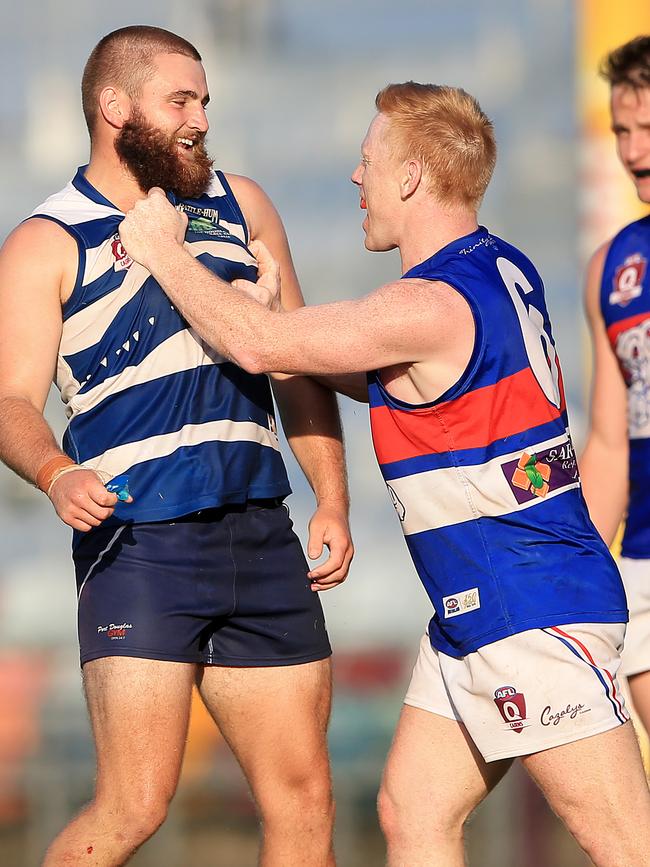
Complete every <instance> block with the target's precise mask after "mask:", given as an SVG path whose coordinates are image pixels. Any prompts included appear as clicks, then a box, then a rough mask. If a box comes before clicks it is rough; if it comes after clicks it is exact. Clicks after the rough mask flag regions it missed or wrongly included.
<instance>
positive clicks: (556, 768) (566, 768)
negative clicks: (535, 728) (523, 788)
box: [522, 721, 650, 837]
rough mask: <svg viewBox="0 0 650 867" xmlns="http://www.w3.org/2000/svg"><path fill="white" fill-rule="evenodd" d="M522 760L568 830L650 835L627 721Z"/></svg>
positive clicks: (649, 797) (648, 807)
mask: <svg viewBox="0 0 650 867" xmlns="http://www.w3.org/2000/svg"><path fill="white" fill-rule="evenodd" d="M522 763H523V765H524V767H525V768H526V770H527V771H528V772H529V774H530V775H531V776H532V777H533V779H534V780H535V781H536V782H537V784H538V785H539V787H540V788H541V789H542V791H543V792H544V794H545V795H546V798H547V800H548V802H549V804H550V805H551V807H552V808H553V809H554V810H555V812H556V813H557V814H558V815H559V816H560V817H561V818H563V819H564V820H565V821H566V822H567V824H568V825H569V827H570V828H572V829H573V828H575V829H576V830H580V828H584V827H586V828H587V829H591V830H593V829H601V830H602V833H603V834H612V833H615V834H617V835H618V834H620V835H621V836H622V837H624V836H628V837H629V833H628V835H625V830H626V829H627V831H628V832H630V831H632V832H633V833H635V834H636V833H639V834H643V833H645V834H646V835H648V834H649V833H650V792H649V791H648V783H647V780H646V777H645V774H644V772H643V764H642V762H641V756H640V753H639V745H638V742H637V739H636V735H635V733H634V728H633V727H632V723H631V722H629V721H628V722H627V723H625V724H624V725H620V726H618V727H617V728H614V729H610V730H609V731H606V732H602V733H600V734H596V735H593V736H592V737H587V738H582V739H581V740H577V741H573V742H572V743H567V744H563V745H562V746H558V747H554V748H553V749H549V750H544V751H543V752H540V753H535V754H533V755H530V756H525V757H523V758H522Z"/></svg>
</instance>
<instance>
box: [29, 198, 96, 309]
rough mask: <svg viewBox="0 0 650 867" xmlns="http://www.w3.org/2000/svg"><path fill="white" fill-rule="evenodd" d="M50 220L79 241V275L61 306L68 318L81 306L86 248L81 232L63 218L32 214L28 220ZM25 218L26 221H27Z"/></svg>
mask: <svg viewBox="0 0 650 867" xmlns="http://www.w3.org/2000/svg"><path fill="white" fill-rule="evenodd" d="M35 219H38V220H49V221H50V222H51V223H56V225H57V226H61V228H62V229H64V230H65V231H66V232H67V233H68V235H70V236H71V237H72V238H74V240H75V241H76V242H77V252H78V254H79V258H78V260H77V276H76V278H75V281H74V286H73V287H72V292H71V293H70V297H69V298H68V300H67V301H66V302H65V304H63V305H62V307H61V312H62V313H63V318H64V319H66V318H67V317H68V316H70V315H71V314H72V313H75V312H76V310H77V309H78V308H79V307H80V306H81V298H80V297H79V296H80V295H81V287H82V284H83V275H84V271H85V270H86V248H85V247H84V244H83V242H82V240H81V238H80V236H79V234H78V233H77V232H76V231H75V230H74V229H73V228H72V226H69V225H68V224H67V223H64V222H63V221H62V220H59V219H57V218H56V217H51V216H50V215H49V214H32V215H31V216H29V217H28V218H27V220H35ZM27 220H25V221H24V222H27Z"/></svg>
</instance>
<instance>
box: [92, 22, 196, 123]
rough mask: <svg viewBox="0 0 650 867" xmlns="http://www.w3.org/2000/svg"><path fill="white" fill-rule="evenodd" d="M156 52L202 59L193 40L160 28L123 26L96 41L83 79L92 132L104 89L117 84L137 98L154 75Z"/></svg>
mask: <svg viewBox="0 0 650 867" xmlns="http://www.w3.org/2000/svg"><path fill="white" fill-rule="evenodd" d="M157 54H184V55H185V56H186V57H191V58H192V59H193V60H198V61H200V60H201V55H200V54H199V52H198V51H197V50H196V48H195V47H194V46H193V45H192V44H191V43H190V42H188V41H187V40H186V39H183V38H182V36H177V35H176V34H175V33H170V32H169V30H163V29H162V28H161V27H148V26H146V25H136V26H133V27H122V28H120V29H119V30H114V31H113V32H112V33H109V34H108V35H107V36H104V38H103V39H101V40H100V41H99V42H98V43H97V45H96V46H95V47H94V48H93V50H92V52H91V54H90V57H89V58H88V61H87V63H86V66H85V68H84V73H83V77H82V79H81V99H82V105H83V112H84V117H85V118H86V124H87V126H88V131H89V132H90V134H91V135H92V132H93V129H94V126H95V121H96V118H97V102H98V99H99V94H100V92H101V90H102V88H104V87H106V86H107V85H111V84H112V85H116V86H118V87H121V88H122V89H123V90H124V91H125V92H126V93H127V94H128V95H129V96H130V97H131V98H133V99H134V98H137V97H138V96H139V94H140V92H141V90H142V85H143V84H144V83H145V81H147V80H148V79H149V78H150V77H151V76H152V75H153V71H154V70H153V59H154V57H155V56H156V55H157Z"/></svg>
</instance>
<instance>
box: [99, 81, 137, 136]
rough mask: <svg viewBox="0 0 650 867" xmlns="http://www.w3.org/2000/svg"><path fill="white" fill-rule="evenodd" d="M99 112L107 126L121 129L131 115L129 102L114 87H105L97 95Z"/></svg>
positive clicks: (122, 93)
mask: <svg viewBox="0 0 650 867" xmlns="http://www.w3.org/2000/svg"><path fill="white" fill-rule="evenodd" d="M99 110H100V111H101V113H102V117H103V118H104V120H105V121H106V123H107V124H109V126H112V127H114V128H115V129H122V127H123V126H124V124H125V123H126V121H127V120H128V119H129V116H130V114H131V100H130V99H129V97H128V96H127V95H126V94H125V93H124V91H123V90H119V89H118V88H116V87H105V88H104V89H103V90H102V91H101V93H100V94H99Z"/></svg>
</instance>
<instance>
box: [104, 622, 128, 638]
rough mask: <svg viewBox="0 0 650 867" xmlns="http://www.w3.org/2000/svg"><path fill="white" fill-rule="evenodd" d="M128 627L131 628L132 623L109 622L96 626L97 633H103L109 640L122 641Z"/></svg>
mask: <svg viewBox="0 0 650 867" xmlns="http://www.w3.org/2000/svg"><path fill="white" fill-rule="evenodd" d="M129 629H133V624H132V623H109V624H108V626H98V627H97V635H105V636H106V637H107V638H110V640H111V641H123V640H124V639H125V638H126V633H127V630H129Z"/></svg>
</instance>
